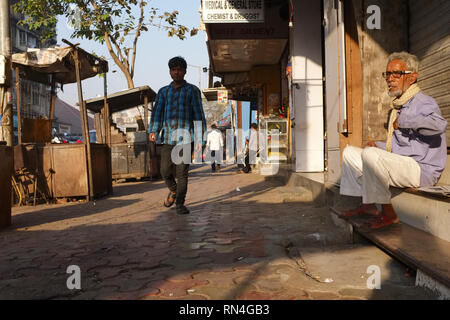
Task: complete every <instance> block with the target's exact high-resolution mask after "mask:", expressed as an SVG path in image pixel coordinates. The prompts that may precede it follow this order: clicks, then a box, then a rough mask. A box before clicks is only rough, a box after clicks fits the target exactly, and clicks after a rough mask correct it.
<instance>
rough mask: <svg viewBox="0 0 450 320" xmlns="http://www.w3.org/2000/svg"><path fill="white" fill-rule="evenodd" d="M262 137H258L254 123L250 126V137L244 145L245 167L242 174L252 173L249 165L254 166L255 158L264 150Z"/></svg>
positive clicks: (256, 126)
mask: <svg viewBox="0 0 450 320" xmlns="http://www.w3.org/2000/svg"><path fill="white" fill-rule="evenodd" d="M263 140H264V137H262V136H261V135H260V133H259V132H258V125H257V124H256V123H252V124H251V125H250V137H249V139H248V140H246V141H245V143H246V145H247V146H246V151H245V160H244V162H245V167H244V168H243V169H242V172H244V173H249V172H251V171H252V168H251V166H250V165H254V164H256V157H257V156H259V155H260V152H261V151H262V150H263V149H264V148H263V146H264V143H263Z"/></svg>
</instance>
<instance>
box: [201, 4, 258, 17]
mask: <svg viewBox="0 0 450 320" xmlns="http://www.w3.org/2000/svg"><path fill="white" fill-rule="evenodd" d="M202 19H203V22H204V23H262V22H264V0H202Z"/></svg>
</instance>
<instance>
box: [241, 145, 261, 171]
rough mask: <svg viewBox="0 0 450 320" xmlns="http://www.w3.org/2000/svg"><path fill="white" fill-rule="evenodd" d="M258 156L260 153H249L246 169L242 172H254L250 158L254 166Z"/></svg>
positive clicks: (246, 159)
mask: <svg viewBox="0 0 450 320" xmlns="http://www.w3.org/2000/svg"><path fill="white" fill-rule="evenodd" d="M257 156H258V153H257V152H256V151H253V150H250V151H249V152H247V153H246V154H245V159H244V162H245V167H244V169H242V171H244V172H245V173H249V172H250V171H252V168H251V167H250V157H251V158H252V164H254V162H255V160H256V157H257Z"/></svg>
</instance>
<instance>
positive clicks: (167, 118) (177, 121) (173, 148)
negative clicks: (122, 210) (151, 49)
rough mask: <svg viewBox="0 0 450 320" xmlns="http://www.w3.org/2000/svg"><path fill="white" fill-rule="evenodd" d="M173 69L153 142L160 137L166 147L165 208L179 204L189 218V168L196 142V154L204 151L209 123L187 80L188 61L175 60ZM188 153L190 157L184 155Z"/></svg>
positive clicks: (160, 98) (156, 112)
mask: <svg viewBox="0 0 450 320" xmlns="http://www.w3.org/2000/svg"><path fill="white" fill-rule="evenodd" d="M169 69H170V76H171V78H172V79H173V81H172V82H171V83H170V84H169V85H167V86H165V87H163V88H161V89H160V90H159V91H158V94H157V96H156V99H155V104H154V107H153V110H152V116H151V120H150V125H149V129H148V130H149V131H148V132H149V140H150V141H151V142H154V141H155V140H156V136H157V135H159V137H160V140H161V141H162V144H163V146H162V149H161V176H162V177H163V179H164V181H165V183H166V185H167V187H168V188H169V194H168V195H167V198H166V199H165V200H164V206H165V207H171V206H172V205H173V204H174V203H175V202H176V208H177V213H178V214H188V213H189V210H188V209H187V208H186V207H185V205H184V201H185V198H186V193H187V186H188V173H189V164H190V162H191V159H192V158H191V155H192V152H193V147H194V142H195V150H196V152H201V150H202V139H203V138H202V137H203V132H204V131H205V129H206V120H205V114H204V112H203V106H202V98H201V93H200V89H199V88H197V87H196V86H194V85H193V84H190V83H188V82H186V81H185V80H184V76H185V75H186V69H187V63H186V61H185V60H184V59H183V58H182V57H174V58H172V59H170V60H169ZM194 126H195V128H196V130H195V131H194ZM198 127H201V129H200V130H199V129H198ZM194 133H195V135H196V137H194ZM180 147H181V148H180ZM180 149H181V152H180V151H179V150H180ZM186 152H189V155H187V154H184V153H186ZM180 160H181V161H180Z"/></svg>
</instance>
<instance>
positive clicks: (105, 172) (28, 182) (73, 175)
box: [12, 40, 112, 204]
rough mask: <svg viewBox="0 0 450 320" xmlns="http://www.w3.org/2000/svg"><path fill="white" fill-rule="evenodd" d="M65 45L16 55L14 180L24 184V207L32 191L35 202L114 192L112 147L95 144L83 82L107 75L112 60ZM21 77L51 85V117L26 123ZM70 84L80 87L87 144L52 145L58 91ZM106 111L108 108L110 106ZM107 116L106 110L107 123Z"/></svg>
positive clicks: (88, 197) (18, 192) (22, 191)
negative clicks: (21, 99) (22, 114)
mask: <svg viewBox="0 0 450 320" xmlns="http://www.w3.org/2000/svg"><path fill="white" fill-rule="evenodd" d="M63 42H65V43H67V44H68V45H69V46H68V47H61V48H48V49H38V50H34V51H31V52H23V53H17V54H14V55H13V57H12V61H13V68H14V70H15V72H16V102H17V104H16V105H17V117H18V142H19V144H18V145H17V146H15V150H14V151H15V152H14V170H15V175H14V176H15V179H16V181H17V182H19V183H20V185H21V186H20V188H17V192H16V194H18V195H19V197H18V198H19V204H22V203H21V202H22V200H23V199H21V198H22V196H23V195H27V194H29V193H30V188H31V189H32V190H31V193H32V194H33V196H34V202H35V198H36V194H38V195H41V196H42V197H43V198H66V197H86V199H87V200H91V199H93V198H94V197H99V196H102V195H106V194H110V193H112V178H111V174H110V172H111V171H110V168H111V161H110V149H109V146H108V144H107V143H105V144H93V143H91V142H90V136H89V126H88V115H87V109H86V106H85V104H84V99H83V90H82V80H84V79H87V78H91V77H94V76H96V75H98V74H104V73H106V72H107V71H108V62H107V61H105V60H103V59H100V58H98V57H96V56H94V55H92V54H90V53H88V52H86V51H84V50H83V49H81V48H79V47H78V46H77V45H73V44H71V43H70V42H68V41H66V40H63ZM20 79H28V80H32V81H36V82H40V83H44V84H46V85H49V86H51V95H52V97H51V99H50V108H49V114H48V117H47V118H46V119H23V117H22V116H21V112H20V110H21V103H20ZM68 83H77V87H78V100H79V108H80V116H81V121H82V128H83V143H81V144H52V143H50V139H51V128H52V126H51V124H52V121H53V116H54V108H55V97H56V90H55V89H56V86H57V85H58V84H59V85H61V86H62V85H64V84H68ZM105 110H108V107H107V106H105ZM107 114H108V113H107V112H105V119H106V116H107ZM106 121H109V120H108V119H106ZM93 168H95V170H93ZM13 182H14V180H13Z"/></svg>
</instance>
